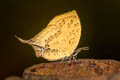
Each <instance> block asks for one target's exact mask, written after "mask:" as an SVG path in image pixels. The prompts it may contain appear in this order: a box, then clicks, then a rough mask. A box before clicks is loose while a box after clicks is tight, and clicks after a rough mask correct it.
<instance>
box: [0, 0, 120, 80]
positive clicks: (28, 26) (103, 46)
mask: <svg viewBox="0 0 120 80" xmlns="http://www.w3.org/2000/svg"><path fill="white" fill-rule="evenodd" d="M73 9H75V10H76V11H77V13H78V15H79V17H80V20H81V23H82V36H81V40H80V43H79V46H78V47H82V46H89V48H90V50H89V51H83V52H81V53H79V54H78V58H81V59H90V58H92V59H114V60H118V61H120V0H1V1H0V19H1V21H0V44H1V45H0V51H1V52H0V80H2V79H3V78H5V77H7V76H12V75H17V76H22V73H23V71H24V69H26V68H27V67H30V66H32V65H34V64H38V63H43V62H48V61H46V60H44V59H42V58H36V57H35V54H34V51H33V49H32V47H31V46H29V45H27V44H22V43H21V42H19V41H18V40H17V39H16V38H15V37H14V35H17V36H19V37H21V38H23V39H30V38H32V37H33V36H34V35H36V34H37V33H38V32H40V31H41V30H42V29H43V28H45V26H46V25H47V24H48V23H49V21H50V20H51V19H52V18H53V17H54V16H56V15H58V14H61V13H65V12H68V11H71V10H73Z"/></svg>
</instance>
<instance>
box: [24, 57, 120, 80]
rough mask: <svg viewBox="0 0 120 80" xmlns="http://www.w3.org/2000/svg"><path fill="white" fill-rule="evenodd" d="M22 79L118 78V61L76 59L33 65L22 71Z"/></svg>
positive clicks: (87, 79) (119, 76) (119, 64)
mask: <svg viewBox="0 0 120 80" xmlns="http://www.w3.org/2000/svg"><path fill="white" fill-rule="evenodd" d="M23 78H24V80H120V62H119V61H115V60H96V59H78V60H77V61H73V60H72V61H70V62H67V61H65V62H50V63H41V64H36V65H33V66H32V67H29V68H27V69H26V70H25V71H24V73H23Z"/></svg>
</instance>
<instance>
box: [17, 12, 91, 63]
mask: <svg viewBox="0 0 120 80" xmlns="http://www.w3.org/2000/svg"><path fill="white" fill-rule="evenodd" d="M15 37H16V38H17V39H18V40H19V41H21V42H22V43H27V44H29V45H31V46H32V47H33V49H34V51H35V54H36V56H37V57H43V58H45V59H47V60H48V61H56V60H62V61H63V60H66V59H69V60H71V59H72V58H73V59H75V58H76V56H77V54H78V53H79V52H80V51H81V50H88V49H89V48H88V47H82V48H78V49H76V48H77V46H78V44H79V40H80V37H81V24H80V19H79V17H78V15H77V12H76V11H75V10H73V11H70V12H67V13H64V14H61V15H58V16H55V17H54V18H53V19H52V20H51V21H50V22H49V24H48V25H47V26H46V28H44V29H43V30H42V31H41V32H40V33H38V34H37V35H35V36H34V37H33V38H32V39H29V40H23V39H21V38H19V37H17V36H15ZM75 49H76V50H75Z"/></svg>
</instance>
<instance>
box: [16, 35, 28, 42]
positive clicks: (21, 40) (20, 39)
mask: <svg viewBox="0 0 120 80" xmlns="http://www.w3.org/2000/svg"><path fill="white" fill-rule="evenodd" d="M15 37H16V38H17V39H18V40H19V41H20V42H22V43H27V44H29V41H28V40H23V39H22V38H20V37H18V36H16V35H15Z"/></svg>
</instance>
